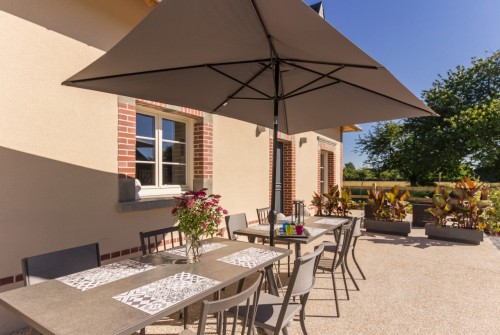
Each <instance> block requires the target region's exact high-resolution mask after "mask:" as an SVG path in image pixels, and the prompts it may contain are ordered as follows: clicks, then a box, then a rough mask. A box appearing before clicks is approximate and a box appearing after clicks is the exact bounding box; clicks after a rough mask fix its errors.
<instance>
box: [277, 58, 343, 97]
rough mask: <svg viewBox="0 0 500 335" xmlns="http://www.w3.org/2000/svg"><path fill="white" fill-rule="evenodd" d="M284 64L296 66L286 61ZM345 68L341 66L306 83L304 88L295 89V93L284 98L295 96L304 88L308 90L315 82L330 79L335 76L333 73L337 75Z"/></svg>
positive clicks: (290, 93)
mask: <svg viewBox="0 0 500 335" xmlns="http://www.w3.org/2000/svg"><path fill="white" fill-rule="evenodd" d="M284 63H285V64H288V65H291V66H293V65H294V64H292V63H288V62H286V61H284ZM343 68H344V67H343V66H341V67H338V68H336V69H335V70H332V71H330V72H328V73H325V74H322V75H321V76H319V77H318V78H316V79H314V80H313V81H310V82H308V83H306V84H304V85H302V86H300V87H298V88H296V89H294V90H293V91H291V92H288V93H287V94H286V95H285V96H284V98H285V99H286V98H287V97H288V96H290V95H293V94H295V93H296V92H298V91H300V90H302V89H303V88H306V87H307V86H310V85H312V84H314V83H315V82H318V81H320V80H321V79H323V78H325V77H329V76H330V75H331V74H333V73H335V72H337V71H340V70H342V69H343Z"/></svg>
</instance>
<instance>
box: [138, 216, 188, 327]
mask: <svg viewBox="0 0 500 335" xmlns="http://www.w3.org/2000/svg"><path fill="white" fill-rule="evenodd" d="M139 238H140V240H141V250H142V254H143V255H147V254H156V253H159V252H163V251H166V250H169V249H172V248H174V247H176V246H177V243H179V245H182V234H181V232H180V230H179V226H173V227H167V228H161V229H156V230H151V231H145V232H144V231H141V232H140V233H139ZM179 318H182V319H183V321H184V328H186V327H187V324H188V308H187V307H185V308H184V310H183V311H181V313H180V315H179ZM144 334H146V330H145V329H144V328H143V329H141V332H140V335H144Z"/></svg>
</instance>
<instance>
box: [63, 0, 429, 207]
mask: <svg viewBox="0 0 500 335" xmlns="http://www.w3.org/2000/svg"><path fill="white" fill-rule="evenodd" d="M63 84H64V85H68V86H75V87H80V88H86V89H91V90H96V91H102V92H108V93H114V94H119V95H124V96H131V97H135V98H141V99H146V100H152V101H159V102H165V103H169V104H175V105H180V106H185V107H189V108H194V109H199V110H202V111H206V112H209V113H215V114H218V115H223V116H227V117H231V118H235V119H239V120H242V121H247V122H251V123H255V124H258V125H262V126H266V127H269V128H274V130H275V141H276V136H277V131H278V130H279V131H281V132H283V133H287V134H295V133H300V132H305V131H311V130H318V129H325V128H331V127H337V126H343V125H348V124H354V123H365V122H373V121H381V120H390V119H401V118H408V117H416V116H427V115H434V112H433V111H432V110H431V109H430V108H429V107H427V106H426V105H425V104H424V103H423V102H422V101H420V100H419V99H418V98H417V97H415V96H414V95H413V94H412V93H411V92H410V91H409V90H408V89H407V88H406V87H404V86H403V85H402V84H401V83H400V82H399V81H398V80H397V79H396V78H395V77H394V76H393V75H392V74H391V73H390V72H389V71H388V70H387V69H385V68H384V67H383V66H382V65H381V64H379V63H378V62H377V61H375V60H373V59H372V58H371V57H369V56H368V55H367V54H366V53H364V52H363V51H362V50H361V49H359V48H358V47H357V46H356V45H354V44H353V43H352V42H350V41H349V40H348V39H347V38H345V37H344V36H343V35H342V34H341V33H339V32H338V31H337V30H335V28H333V27H332V26H331V25H329V24H328V23H327V22H326V21H325V20H323V19H322V18H321V17H320V16H319V15H318V14H317V13H316V12H315V11H313V10H312V9H311V8H309V7H308V6H307V5H306V4H305V3H303V2H302V1H301V0H210V1H199V0H163V1H162V2H161V3H160V4H159V5H158V6H157V8H155V9H154V10H153V11H152V12H151V13H150V14H149V15H148V16H147V17H146V18H145V19H144V20H143V21H142V22H141V23H140V24H139V25H138V26H137V27H135V28H134V29H133V30H132V31H131V32H130V33H129V34H128V35H127V36H125V37H124V38H123V39H122V40H121V41H120V42H119V43H118V44H117V45H116V46H114V47H113V48H112V49H111V50H109V51H108V52H107V53H106V54H105V55H103V56H102V57H101V58H99V59H98V60H96V61H95V62H94V63H92V64H91V65H89V66H88V67H87V68H85V69H83V70H82V71H80V72H79V73H77V74H76V75H74V76H73V77H71V78H69V79H68V80H67V81H65V82H64V83H63ZM274 147H275V148H276V147H277V146H274ZM275 157H276V155H275ZM274 163H275V160H274ZM273 171H274V169H273ZM274 172H275V171H274ZM274 178H275V173H273V185H274V184H275V180H274ZM274 193H275V192H274V191H273V192H272V197H274ZM271 207H272V209H273V210H274V199H272V200H271Z"/></svg>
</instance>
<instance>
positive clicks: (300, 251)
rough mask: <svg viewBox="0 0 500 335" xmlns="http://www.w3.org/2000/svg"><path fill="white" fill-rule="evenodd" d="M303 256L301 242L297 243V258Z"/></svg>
mask: <svg viewBox="0 0 500 335" xmlns="http://www.w3.org/2000/svg"><path fill="white" fill-rule="evenodd" d="M299 257H302V250H301V249H300V243H295V259H297V258H299Z"/></svg>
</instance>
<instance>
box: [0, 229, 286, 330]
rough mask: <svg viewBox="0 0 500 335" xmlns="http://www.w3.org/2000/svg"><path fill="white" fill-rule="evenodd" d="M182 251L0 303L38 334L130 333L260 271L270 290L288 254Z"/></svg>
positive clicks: (82, 275) (212, 245)
mask: <svg viewBox="0 0 500 335" xmlns="http://www.w3.org/2000/svg"><path fill="white" fill-rule="evenodd" d="M182 248H183V247H180V249H175V250H173V251H169V252H162V253H158V254H152V255H145V256H142V257H138V258H135V259H130V260H124V261H120V262H116V263H112V264H107V265H103V266H101V267H99V268H94V269H91V270H87V271H82V272H79V273H77V274H73V275H69V276H65V277H61V278H57V279H54V280H49V281H46V282H43V283H40V284H36V285H32V286H27V287H22V288H19V289H14V290H11V291H7V292H3V293H0V304H1V305H3V306H4V307H6V308H7V309H8V310H9V311H11V312H12V313H14V314H15V315H17V316H18V317H19V318H20V319H22V320H23V321H25V322H26V323H27V324H28V325H29V326H31V327H32V328H34V329H35V330H37V331H38V332H40V333H42V334H58V335H76V334H78V335H84V334H92V335H94V334H114V335H125V334H126V335H129V334H131V333H133V332H135V331H138V330H140V329H142V328H144V327H145V326H148V325H150V324H152V323H154V322H156V321H158V320H160V319H162V318H163V317H165V316H167V315H170V314H172V313H174V312H176V311H179V310H180V309H182V308H184V307H186V306H189V305H191V304H193V303H195V302H197V301H200V300H201V299H203V298H205V297H207V296H210V295H212V294H213V293H215V292H218V291H219V290H221V289H222V288H224V287H226V286H228V285H231V284H233V283H236V282H238V281H240V280H242V279H244V278H245V277H248V276H249V275H251V274H253V273H255V272H257V271H259V270H262V269H265V271H266V275H267V279H268V280H269V281H270V283H271V284H272V285H271V286H273V285H274V288H273V287H271V290H272V291H274V293H275V294H277V289H276V284H275V283H274V276H273V274H272V264H273V263H274V262H276V261H278V260H279V259H282V258H284V257H287V256H288V255H290V254H291V251H290V250H286V249H281V248H275V247H270V246H264V245H260V244H251V243H246V242H240V241H232V240H228V239H223V238H213V239H209V240H206V241H205V244H204V253H203V255H202V257H201V261H200V262H198V263H195V264H187V263H186V261H185V257H184V256H183V255H184V254H183V252H184V253H185V249H184V250H183V249H182ZM184 248H185V246H184Z"/></svg>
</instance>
